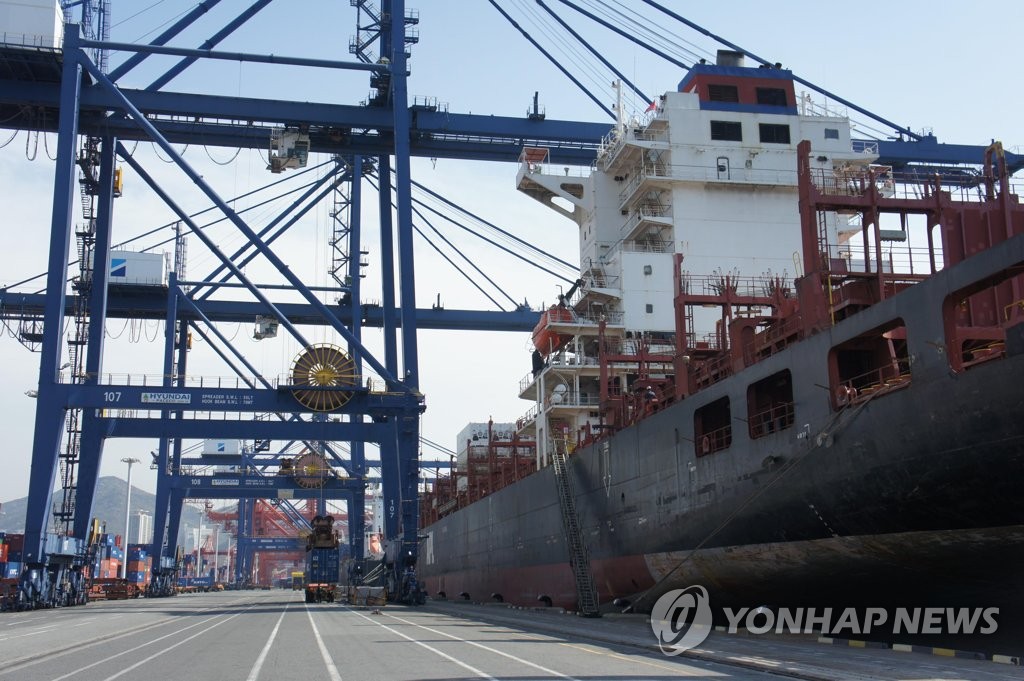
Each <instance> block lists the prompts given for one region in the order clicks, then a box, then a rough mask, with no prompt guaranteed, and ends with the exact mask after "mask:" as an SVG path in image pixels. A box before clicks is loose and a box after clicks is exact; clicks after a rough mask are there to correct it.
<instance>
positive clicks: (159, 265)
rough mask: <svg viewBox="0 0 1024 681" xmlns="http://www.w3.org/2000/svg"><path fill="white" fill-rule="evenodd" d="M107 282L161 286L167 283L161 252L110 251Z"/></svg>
mask: <svg viewBox="0 0 1024 681" xmlns="http://www.w3.org/2000/svg"><path fill="white" fill-rule="evenodd" d="M108 274H109V277H110V278H109V283H111V284H133V285H136V286H163V285H164V284H166V283H167V280H166V275H165V273H164V256H163V254H162V253H136V252H135V251H111V252H110V270H109V272H108Z"/></svg>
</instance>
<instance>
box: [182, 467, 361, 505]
mask: <svg viewBox="0 0 1024 681" xmlns="http://www.w3.org/2000/svg"><path fill="white" fill-rule="evenodd" d="M319 482H320V483H322V486H319V487H302V486H301V485H299V484H297V483H296V482H295V479H294V478H292V477H289V476H285V475H278V476H266V477H260V476H254V475H238V474H228V473H223V474H220V473H218V474H216V475H173V476H171V489H176V490H181V491H182V492H183V493H184V494H185V496H186V498H194V499H242V498H247V499H277V498H282V499H319V498H320V497H321V496H324V497H325V498H327V497H329V498H332V499H340V498H343V497H344V496H346V495H347V494H349V493H351V492H352V491H354V490H355V489H357V488H358V489H363V485H364V482H363V481H362V480H359V479H356V478H325V479H323V480H320V481H319ZM278 495H281V496H278Z"/></svg>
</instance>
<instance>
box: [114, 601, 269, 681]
mask: <svg viewBox="0 0 1024 681" xmlns="http://www.w3.org/2000/svg"><path fill="white" fill-rule="evenodd" d="M254 607H256V606H255V605H253V606H250V608H254ZM250 608H246V610H248V609H250ZM241 614H242V613H240V612H236V613H235V614H234V615H232V616H231V617H228V618H226V619H222V620H221V621H220V622H217V623H216V624H212V625H210V626H208V627H206V628H205V629H203V630H202V631H197V632H196V633H194V634H192V635H191V636H189V637H188V638H184V639H182V640H180V641H178V642H177V643H175V644H174V645H172V646H167V647H166V648H164V649H163V650H161V651H160V652H158V653H153V654H152V655H150V656H149V657H147V658H145V659H142V660H139V661H138V662H136V663H135V664H133V665H132V666H130V667H125V668H124V669H122V670H121V671H119V672H118V673H116V674H114V675H113V676H108V677H107V678H106V679H104V681H114V679H116V678H118V677H120V676H124V675H125V674H127V673H128V672H130V671H133V670H135V669H138V668H139V667H141V666H142V665H144V664H146V663H147V662H152V661H153V660H155V659H156V658H158V657H160V656H161V655H163V654H164V653H169V652H171V651H172V650H174V649H175V648H177V647H178V646H182V645H185V644H186V643H188V642H189V641H191V640H192V639H194V638H198V637H200V636H202V635H203V634H205V633H206V632H208V631H210V630H211V629H216V628H217V627H219V626H220V625H222V624H224V623H225V622H230V621H231V620H233V619H235V618H236V617H238V616H239V615H241Z"/></svg>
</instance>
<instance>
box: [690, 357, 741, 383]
mask: <svg viewBox="0 0 1024 681" xmlns="http://www.w3.org/2000/svg"><path fill="white" fill-rule="evenodd" d="M732 373H733V370H732V358H731V357H729V356H728V355H723V356H721V357H714V358H712V359H710V360H708V361H706V362H704V363H703V364H701V365H700V366H699V368H698V369H697V371H696V372H695V373H694V380H695V381H696V383H697V385H698V386H700V387H707V386H709V385H711V384H713V383H718V382H719V381H721V380H723V379H726V378H728V377H729V376H732Z"/></svg>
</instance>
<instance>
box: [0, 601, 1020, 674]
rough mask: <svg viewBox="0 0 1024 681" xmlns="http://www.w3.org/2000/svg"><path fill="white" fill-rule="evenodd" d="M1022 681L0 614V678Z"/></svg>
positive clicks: (248, 606) (118, 609)
mask: <svg viewBox="0 0 1024 681" xmlns="http://www.w3.org/2000/svg"><path fill="white" fill-rule="evenodd" d="M680 677H685V678H707V679H712V678H713V679H744V680H746V679H772V678H790V679H792V678H798V679H825V680H830V681H831V680H840V679H853V680H858V681H859V680H864V681H867V680H869V679H870V680H872V681H879V680H889V679H892V680H901V681H911V680H913V681H923V680H930V679H941V680H947V679H948V680H951V681H952V680H954V679H966V680H969V681H975V680H976V681H995V680H997V679H1024V669H1022V668H1021V667H1016V666H1011V665H1007V664H1000V663H997V662H993V661H987V660H970V659H957V658H949V657H941V656H934V655H924V654H920V653H908V652H899V651H895V650H888V649H871V648H854V647H840V646H834V645H826V644H823V643H819V642H818V641H817V640H816V639H814V638H798V637H790V638H783V637H773V638H766V637H752V636H742V635H728V634H721V633H718V632H714V633H712V635H711V637H709V638H708V640H706V641H705V642H704V644H703V645H701V646H700V647H699V648H697V649H695V650H692V651H687V652H686V653H685V654H684V655H682V656H677V657H668V656H666V655H664V654H662V653H661V652H660V651H659V650H658V648H657V643H656V641H655V639H654V635H653V634H652V633H651V629H650V627H649V625H648V623H647V621H646V619H645V618H644V617H642V616H628V617H606V618H602V619H597V620H590V619H581V618H578V617H574V616H572V615H568V614H559V613H557V612H551V611H548V612H539V611H535V610H515V609H509V608H505V607H494V606H479V605H470V604H464V603H451V602H431V603H429V604H428V605H426V606H425V607H421V608H406V607H400V606H392V605H389V606H386V607H384V608H382V609H381V610H380V611H379V612H375V611H374V610H372V609H367V608H352V607H348V606H345V605H342V604H327V603H324V604H310V605H307V604H306V603H304V602H303V600H302V594H301V593H299V592H292V591H282V590H274V591H239V592H231V591H229V592H223V593H210V594H193V595H182V596H178V597H175V598H168V599H140V600H134V601H118V602H102V603H92V604H89V605H86V606H82V607H77V608H67V609H59V610H42V611H32V612H24V613H6V614H4V615H2V616H0V681H8V680H15V681H36V680H39V681H59V680H61V679H74V681H113V680H114V679H124V680H126V681H128V680H132V679H139V680H145V681H154V680H159V679H187V680H189V681H204V680H206V679H209V680H211V681H233V680H236V679H237V680H239V681H257V680H267V681H270V680H285V679H303V680H304V681H317V680H320V679H324V680H327V681H338V680H339V679H345V680H346V681H352V680H360V681H363V680H365V681H371V680H381V681H399V680H409V681H413V680H422V679H515V680H517V681H520V680H523V679H548V678H560V679H580V680H581V681H610V680H612V679H645V680H651V679H672V678H680Z"/></svg>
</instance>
